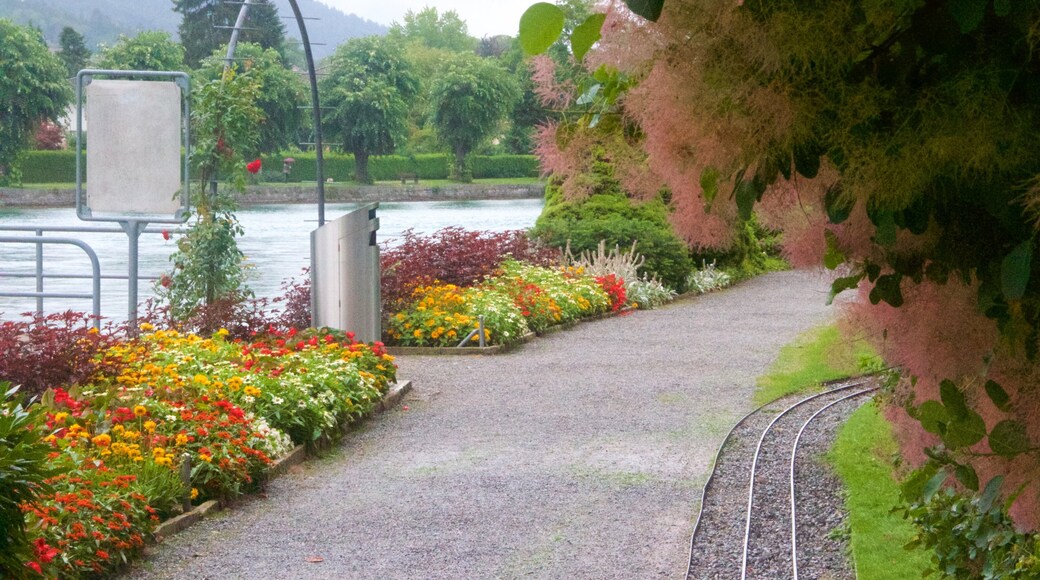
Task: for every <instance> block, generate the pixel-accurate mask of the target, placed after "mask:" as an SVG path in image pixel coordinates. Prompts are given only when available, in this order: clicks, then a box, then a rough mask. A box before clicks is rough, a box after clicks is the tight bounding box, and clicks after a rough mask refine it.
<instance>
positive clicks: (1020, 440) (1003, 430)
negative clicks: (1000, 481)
mask: <svg viewBox="0 0 1040 580" xmlns="http://www.w3.org/2000/svg"><path fill="white" fill-rule="evenodd" d="M989 448H990V449H992V450H993V453H996V454H997V455H1002V456H1004V457H1013V456H1015V455H1018V454H1020V453H1025V452H1026V451H1028V450H1029V435H1028V434H1027V433H1026V426H1025V424H1023V423H1022V422H1021V421H1014V420H1011V419H1007V420H1004V421H1001V422H1000V423H997V424H996V425H994V426H993V430H992V431H990V433H989Z"/></svg>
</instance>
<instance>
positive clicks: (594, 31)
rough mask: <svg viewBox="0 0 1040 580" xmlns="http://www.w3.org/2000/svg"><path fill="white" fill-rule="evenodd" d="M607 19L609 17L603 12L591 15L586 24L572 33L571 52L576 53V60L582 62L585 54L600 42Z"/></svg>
mask: <svg viewBox="0 0 1040 580" xmlns="http://www.w3.org/2000/svg"><path fill="white" fill-rule="evenodd" d="M606 18H607V15H606V14H603V13H601V12H598V13H596V14H590V15H589V17H588V18H586V19H585V22H582V23H581V24H579V25H578V26H577V27H575V28H574V32H571V52H572V53H574V60H576V61H578V62H581V61H582V59H584V58H585V53H587V52H588V51H589V49H590V48H592V45H593V44H596V43H597V42H598V41H599V39H600V29H602V28H603V21H604V20H605V19H606Z"/></svg>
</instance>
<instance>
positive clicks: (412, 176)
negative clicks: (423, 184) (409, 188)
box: [397, 173, 419, 185]
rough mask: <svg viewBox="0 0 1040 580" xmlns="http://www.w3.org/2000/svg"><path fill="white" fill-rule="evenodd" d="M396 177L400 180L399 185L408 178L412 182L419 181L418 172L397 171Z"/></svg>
mask: <svg viewBox="0 0 1040 580" xmlns="http://www.w3.org/2000/svg"><path fill="white" fill-rule="evenodd" d="M397 178H398V179H400V180H401V185H404V183H405V182H407V181H408V180H409V179H411V180H412V183H419V174H418V173H398V174H397Z"/></svg>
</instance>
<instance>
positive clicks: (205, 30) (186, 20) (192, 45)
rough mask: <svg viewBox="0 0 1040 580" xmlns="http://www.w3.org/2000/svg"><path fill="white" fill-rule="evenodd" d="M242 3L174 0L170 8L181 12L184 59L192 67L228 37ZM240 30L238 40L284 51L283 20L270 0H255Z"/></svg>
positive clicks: (215, 0) (211, 0)
mask: <svg viewBox="0 0 1040 580" xmlns="http://www.w3.org/2000/svg"><path fill="white" fill-rule="evenodd" d="M241 6H242V5H241V3H237V2H225V1H223V0H173V9H174V10H175V11H177V12H180V13H181V25H180V27H179V29H178V30H179V31H180V35H181V43H182V44H183V45H184V60H185V62H187V63H188V65H189V66H191V67H192V68H194V67H197V66H198V65H199V63H200V62H201V61H202V59H204V58H206V57H208V56H209V55H211V54H212V53H213V51H214V50H216V49H217V48H219V47H220V46H223V45H226V44H227V42H228V40H229V39H230V38H231V32H232V30H231V29H232V27H234V25H235V22H236V20H237V19H238V13H239V10H240V8H241ZM244 28H247V29H248V30H242V31H241V32H240V33H239V37H238V38H239V41H240V42H252V43H255V44H259V45H260V46H262V47H263V48H273V49H274V50H276V51H278V54H280V55H283V58H284V55H285V24H284V23H283V22H282V20H281V18H280V17H279V16H278V9H277V8H276V7H275V6H274V5H273V4H271V2H270V0H255V1H254V2H253V4H252V5H250V7H249V13H248V18H247V20H246V24H245V26H244Z"/></svg>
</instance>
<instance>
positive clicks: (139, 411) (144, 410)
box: [134, 405, 148, 417]
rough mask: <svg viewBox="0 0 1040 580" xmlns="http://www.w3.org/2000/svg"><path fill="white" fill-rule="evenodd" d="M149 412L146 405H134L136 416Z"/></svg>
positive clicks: (142, 415)
mask: <svg viewBox="0 0 1040 580" xmlns="http://www.w3.org/2000/svg"><path fill="white" fill-rule="evenodd" d="M147 414H148V409H147V408H146V407H145V406H144V405H137V406H136V407H134V416H136V417H144V416H145V415H147Z"/></svg>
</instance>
